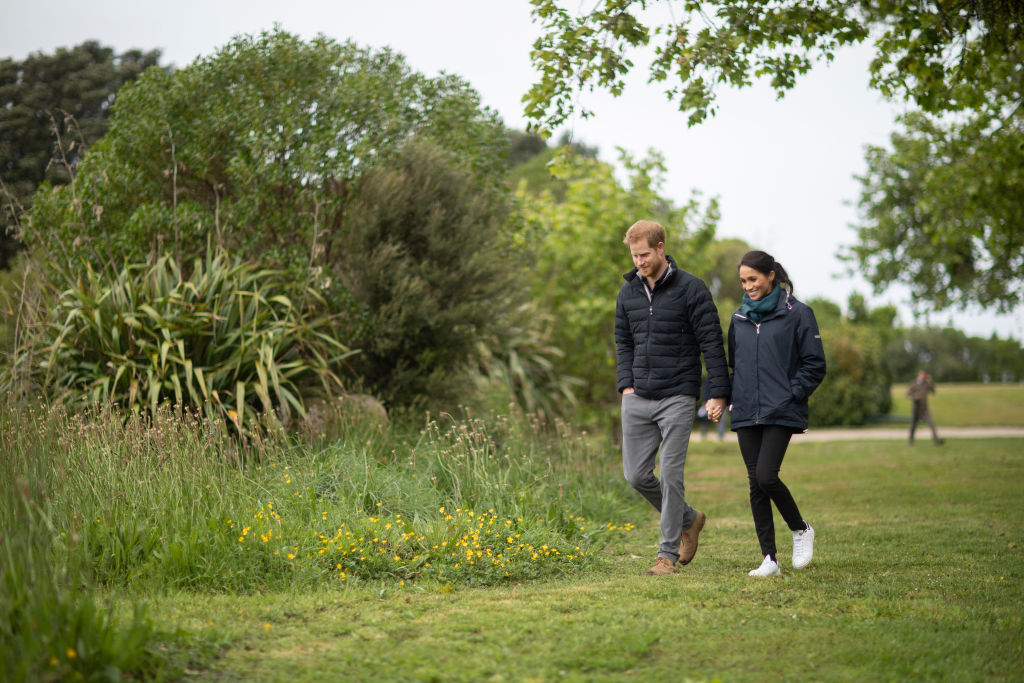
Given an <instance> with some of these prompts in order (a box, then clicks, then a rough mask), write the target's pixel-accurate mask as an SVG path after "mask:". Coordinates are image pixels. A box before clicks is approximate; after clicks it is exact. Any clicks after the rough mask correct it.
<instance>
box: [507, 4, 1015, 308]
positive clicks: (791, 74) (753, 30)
mask: <svg viewBox="0 0 1024 683" xmlns="http://www.w3.org/2000/svg"><path fill="white" fill-rule="evenodd" d="M531 4H532V5H533V16H534V19H535V20H537V21H539V22H540V24H541V25H542V27H543V29H544V34H543V35H542V36H541V37H540V38H539V39H538V40H537V41H536V42H535V43H534V49H533V52H532V57H533V62H534V64H535V66H536V67H537V69H538V72H539V77H538V81H537V82H536V83H535V84H534V86H533V87H532V88H531V90H530V91H529V92H528V93H527V94H526V95H525V97H524V102H525V104H526V112H527V115H528V116H530V117H531V118H532V119H533V120H534V121H535V122H536V123H537V125H538V126H539V127H540V128H541V129H552V128H554V127H556V126H558V125H559V124H561V123H562V122H564V121H565V120H566V118H567V117H568V116H569V115H570V114H571V113H572V112H573V111H575V110H576V109H577V108H578V107H579V106H580V105H579V100H578V97H577V93H578V91H580V90H583V89H593V88H595V87H599V88H606V89H608V90H610V91H611V92H612V93H613V94H615V95H618V94H620V93H621V92H622V90H623V87H624V83H625V76H626V75H627V74H628V73H629V72H630V71H631V70H632V69H633V67H634V64H633V62H632V61H631V57H630V54H629V48H636V47H641V46H647V45H649V44H651V43H652V42H654V43H655V51H654V59H653V62H652V64H651V66H650V80H651V81H652V82H657V83H663V84H665V88H666V95H667V97H668V98H669V99H670V100H671V101H674V102H677V103H678V105H679V108H680V110H681V111H683V112H684V113H686V114H688V117H689V122H690V124H691V125H693V124H696V123H699V122H700V121H702V120H704V119H705V118H706V117H707V116H709V115H713V114H714V112H715V107H716V105H715V100H714V92H715V88H716V87H718V86H720V85H726V86H733V87H743V86H746V85H749V84H750V83H751V82H753V80H754V79H755V78H768V79H769V80H770V82H771V85H772V87H773V88H774V89H775V90H776V92H777V93H778V94H779V96H782V95H783V94H784V93H785V91H786V90H788V89H789V88H791V87H793V85H794V84H795V83H796V81H797V79H798V77H799V76H800V75H801V74H804V73H806V72H807V71H809V70H810V69H811V68H812V66H813V64H814V63H815V62H816V61H819V60H825V61H828V60H831V59H832V58H833V56H834V54H835V53H836V51H837V50H838V49H840V48H841V47H842V46H844V45H850V44H855V43H860V42H863V41H865V40H867V39H868V38H869V37H870V38H871V39H873V42H874V45H875V57H874V59H873V61H872V63H871V84H872V86H873V87H875V88H876V89H877V90H878V91H879V92H881V93H882V94H883V95H884V96H886V97H888V98H891V99H895V100H903V101H907V102H909V103H911V104H912V105H913V106H916V107H917V108H918V111H911V112H910V113H908V114H907V115H906V116H904V117H903V118H902V121H901V124H902V126H903V127H904V128H905V131H904V132H898V133H896V134H895V135H894V136H893V150H892V151H886V150H882V149H872V150H870V152H869V154H868V162H869V166H870V170H869V172H868V174H867V176H865V178H863V182H864V191H863V194H862V199H861V208H862V210H863V212H864V215H865V218H866V221H865V224H864V225H863V226H862V227H861V228H860V230H859V240H860V243H859V244H858V245H857V246H856V247H854V248H853V249H852V250H851V252H850V254H848V256H849V257H850V258H851V259H852V260H855V261H856V262H857V263H858V264H859V265H860V267H861V268H862V269H863V271H864V275H865V277H866V278H867V279H868V281H869V282H871V283H872V284H873V285H874V286H875V287H876V290H878V291H880V290H882V289H884V288H885V287H886V286H887V285H889V284H890V283H893V282H905V283H908V284H909V285H910V286H911V290H912V293H913V296H914V297H915V299H916V300H917V301H919V302H925V301H927V302H929V303H931V304H933V305H935V306H938V307H945V306H949V305H952V304H955V303H964V302H977V303H979V304H981V305H983V306H989V307H995V308H997V309H998V310H1001V311H1006V310H1010V309H1012V308H1013V307H1014V306H1016V305H1017V304H1019V303H1020V302H1021V300H1022V299H1021V294H1020V291H1021V285H1022V284H1024V257H1022V256H1021V254H1022V249H1021V246H1022V239H1024V238H1022V236H1021V231H1020V229H1019V226H1020V225H1021V217H1022V212H1024V208H1022V207H1024V202H1022V200H1021V197H1024V192H1022V183H1021V173H1022V171H1021V168H1022V164H1021V160H1022V155H1024V108H1022V106H1021V102H1022V101H1024V87H1022V85H1024V71H1022V70H1021V69H1020V64H1021V63H1024V3H1020V2H1001V1H988V0H931V1H929V2H914V3H905V2H895V0H883V1H881V2H878V1H875V0H853V1H846V0H816V1H815V2H798V1H797V0H782V1H780V2H771V3H768V2H762V1H761V0H717V1H715V2H701V1H700V0H688V1H687V2H684V3H682V6H681V7H679V3H671V4H670V3H665V4H668V5H670V6H669V8H668V12H667V13H666V15H665V17H664V19H663V20H658V19H656V18H654V17H652V15H651V14H650V13H649V12H645V10H647V9H648V8H653V7H654V6H657V5H661V4H662V3H659V2H649V1H647V0H600V1H599V2H598V3H597V4H596V6H594V7H593V9H591V10H589V11H587V12H585V13H583V14H581V15H578V16H577V15H574V14H572V13H570V12H569V11H567V10H566V9H563V8H562V7H561V3H559V2H558V0H531ZM582 113H583V115H584V116H586V115H589V113H590V112H588V111H586V110H584V111H583V112H582Z"/></svg>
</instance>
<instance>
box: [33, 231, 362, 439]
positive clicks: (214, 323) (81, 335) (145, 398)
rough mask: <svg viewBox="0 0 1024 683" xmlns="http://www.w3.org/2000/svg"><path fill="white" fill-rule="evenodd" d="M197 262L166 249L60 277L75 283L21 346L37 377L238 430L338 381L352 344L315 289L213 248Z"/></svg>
mask: <svg viewBox="0 0 1024 683" xmlns="http://www.w3.org/2000/svg"><path fill="white" fill-rule="evenodd" d="M190 271H191V272H190V273H188V274H186V271H185V270H184V269H183V268H182V266H181V265H180V264H179V263H178V262H177V261H175V260H174V259H173V258H172V257H171V256H163V257H161V258H159V259H158V260H157V262H156V263H155V264H153V265H152V266H148V267H145V266H141V265H126V266H125V267H123V268H122V269H121V270H120V271H119V272H118V273H116V274H115V275H112V276H108V275H106V274H104V273H101V272H97V271H95V270H93V269H92V268H91V267H89V266H86V267H85V270H84V272H83V273H82V274H80V275H76V276H72V275H70V274H65V275H64V277H65V279H66V280H67V281H69V282H71V283H72V284H71V286H69V287H67V288H66V289H64V290H63V291H62V292H61V293H60V294H59V295H58V296H57V301H56V304H55V306H54V307H53V311H52V313H51V315H50V318H49V321H48V324H46V325H45V326H42V327H41V328H40V333H39V334H37V335H36V336H35V337H34V338H32V339H31V340H30V343H29V344H28V346H29V347H30V350H28V351H26V352H25V353H26V355H27V357H29V358H31V359H34V360H37V361H38V362H37V367H36V368H34V369H35V370H36V372H37V375H38V381H39V384H41V385H42V386H43V387H46V388H47V389H48V390H49V393H50V394H51V395H52V396H58V395H61V394H63V395H65V396H68V397H70V398H71V400H72V401H73V402H77V403H106V404H113V405H118V406H121V407H123V408H125V409H127V410H128V411H129V412H135V411H139V410H143V411H148V412H149V413H150V414H155V413H156V410H157V407H158V406H159V405H161V404H165V403H166V404H173V405H176V406H184V407H188V408H190V409H192V410H194V411H196V412H198V413H201V414H203V415H205V416H206V417H207V418H210V419H220V420H222V421H224V422H225V424H226V425H228V426H229V427H230V428H231V429H233V430H234V431H238V432H241V433H243V434H251V433H252V432H254V431H259V428H260V427H265V426H270V427H275V426H280V423H284V424H287V423H288V422H290V421H291V420H292V419H293V417H294V416H295V415H302V414H303V413H304V406H303V394H304V393H307V394H308V393H309V392H311V391H314V390H318V391H323V392H325V393H330V392H332V391H338V390H339V389H341V388H343V385H342V382H341V380H340V379H339V376H338V374H337V372H336V371H337V370H338V369H339V364H340V363H341V362H342V361H343V360H344V359H345V358H347V357H349V356H351V355H352V354H353V353H354V352H353V351H352V350H351V349H349V348H347V347H346V346H345V345H344V344H342V343H340V342H339V341H337V340H336V339H334V338H333V337H332V336H331V334H330V331H331V327H330V325H331V321H330V320H329V319H328V318H327V317H326V316H323V315H319V314H318V313H317V312H318V311H323V310H326V306H325V304H324V302H323V300H322V298H321V297H320V295H319V293H318V292H317V291H316V290H315V289H314V288H312V287H306V288H305V290H304V291H303V292H301V294H302V295H303V297H302V301H303V302H304V303H303V305H302V306H299V305H297V304H296V303H294V302H293V300H292V298H290V297H289V295H288V291H289V290H288V287H287V286H286V285H285V283H284V281H283V280H282V278H281V275H280V273H277V272H275V271H269V270H262V269H259V268H257V267H255V266H253V265H249V264H242V263H234V264H230V263H229V261H228V257H227V255H226V254H224V253H223V252H219V251H214V250H209V251H208V253H207V256H206V258H205V259H197V260H196V261H195V262H194V263H193V264H192V265H191V268H190ZM33 346H34V353H33V352H31V351H32V349H31V347H33ZM15 366H17V363H15Z"/></svg>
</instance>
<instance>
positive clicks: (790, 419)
mask: <svg viewBox="0 0 1024 683" xmlns="http://www.w3.org/2000/svg"><path fill="white" fill-rule="evenodd" d="M783 294H785V296H780V297H779V303H778V305H777V306H776V307H775V310H774V311H772V312H770V313H768V315H766V316H765V317H764V318H763V319H762V320H761V322H760V324H757V323H754V321H753V320H750V319H749V318H747V317H745V316H743V315H741V314H740V312H739V311H737V312H736V313H734V314H733V316H732V320H731V322H730V323H729V369H730V370H731V371H732V416H731V420H732V429H733V430H736V429H742V428H743V427H751V426H754V425H779V426H782V427H789V428H790V429H792V430H793V431H794V432H802V431H806V430H807V417H808V410H807V399H808V397H809V396H810V395H811V393H812V392H813V391H814V390H815V389H816V388H817V387H818V385H819V384H821V380H823V379H824V378H825V350H824V348H823V347H822V344H821V334H819V333H818V322H817V320H815V318H814V311H812V310H811V309H810V307H809V306H807V305H806V304H803V303H801V302H799V301H797V300H796V299H795V298H793V297H791V296H789V293H788V292H783Z"/></svg>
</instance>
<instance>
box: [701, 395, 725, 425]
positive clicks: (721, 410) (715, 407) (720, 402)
mask: <svg viewBox="0 0 1024 683" xmlns="http://www.w3.org/2000/svg"><path fill="white" fill-rule="evenodd" d="M704 410H706V411H707V412H708V417H710V418H711V420H712V422H718V421H719V420H721V419H722V415H723V414H725V399H724V398H709V399H708V400H707V403H705V404H704Z"/></svg>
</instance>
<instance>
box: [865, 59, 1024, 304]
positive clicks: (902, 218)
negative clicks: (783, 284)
mask: <svg viewBox="0 0 1024 683" xmlns="http://www.w3.org/2000/svg"><path fill="white" fill-rule="evenodd" d="M1022 57H1024V55H1022ZM1021 94H1022V91H1018V95H1021ZM903 127H904V130H903V131H899V132H896V133H893V135H892V136H891V143H892V149H891V150H888V149H884V148H881V147H870V148H869V149H868V151H867V161H868V172H867V174H866V175H864V176H863V177H861V178H860V181H861V184H862V190H861V199H860V206H861V210H862V214H863V217H864V222H863V224H862V225H861V226H860V227H859V228H858V229H857V232H858V244H856V245H854V246H853V247H852V248H851V249H850V250H849V254H848V257H849V258H850V260H853V261H855V262H857V263H858V264H859V265H860V266H861V272H862V273H863V275H864V276H865V277H866V278H867V280H868V281H869V282H871V283H872V284H873V285H875V290H876V291H881V290H882V289H884V288H885V287H886V286H887V285H888V284H890V283H893V282H900V283H903V284H905V285H907V286H908V287H909V288H910V293H911V297H912V299H913V300H914V301H915V302H917V303H924V302H927V303H930V304H932V305H934V306H935V307H936V308H939V309H942V308H947V307H950V306H953V305H966V304H969V303H977V304H979V305H981V306H984V307H989V308H995V309H997V310H999V311H1001V312H1009V311H1011V310H1013V309H1014V308H1015V307H1017V306H1019V305H1020V304H1021V303H1022V302H1024V295H1022V288H1024V230H1022V229H1021V227H1020V226H1022V225H1024V109H1022V108H1021V106H1020V104H1019V102H1018V105H1017V107H1016V110H1015V111H1014V112H1013V113H1012V114H1011V115H1010V116H1009V117H1007V118H1006V119H1005V120H1003V121H999V120H997V119H996V118H995V117H994V116H993V115H991V114H989V113H984V112H982V113H976V114H973V115H971V116H969V117H968V118H967V120H966V121H962V122H960V121H956V120H952V121H943V120H940V119H937V118H935V117H931V116H927V115H925V114H923V113H920V112H917V113H913V114H910V115H907V116H905V117H904V118H903Z"/></svg>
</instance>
